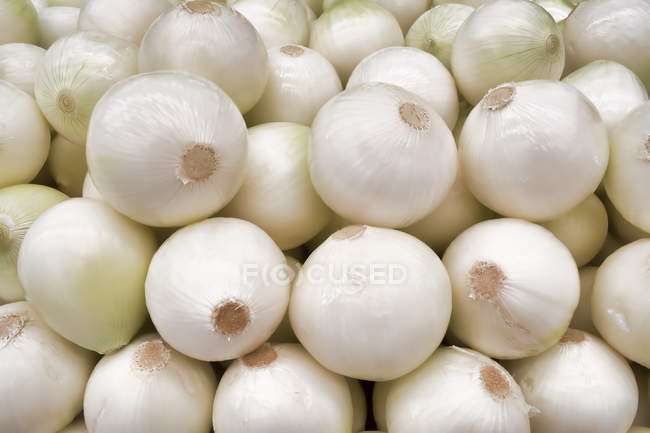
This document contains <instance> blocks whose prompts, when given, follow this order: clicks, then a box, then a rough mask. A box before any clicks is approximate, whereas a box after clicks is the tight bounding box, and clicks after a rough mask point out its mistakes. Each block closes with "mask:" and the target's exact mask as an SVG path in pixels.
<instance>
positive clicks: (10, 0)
mask: <svg viewBox="0 0 650 433" xmlns="http://www.w3.org/2000/svg"><path fill="white" fill-rule="evenodd" d="M38 41H39V33H38V14H37V12H36V9H35V8H34V5H33V4H32V2H31V1H30V0H2V1H0V45H2V44H7V43H11V42H24V43H27V44H34V45H38Z"/></svg>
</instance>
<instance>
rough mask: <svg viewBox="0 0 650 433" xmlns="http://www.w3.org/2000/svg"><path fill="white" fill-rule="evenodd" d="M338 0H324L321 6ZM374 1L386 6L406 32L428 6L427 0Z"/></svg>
mask: <svg viewBox="0 0 650 433" xmlns="http://www.w3.org/2000/svg"><path fill="white" fill-rule="evenodd" d="M338 1H339V0H324V1H323V8H324V9H325V10H327V9H329V8H331V7H332V6H333V5H334V3H337V2H338ZM373 1H374V2H375V3H377V4H379V5H380V6H382V7H384V8H386V10H387V11H388V12H390V13H391V14H392V15H393V16H394V17H395V18H396V19H397V22H398V23H399V25H400V27H401V28H402V31H403V32H404V33H406V32H407V31H408V29H409V27H411V25H412V24H413V23H414V22H415V20H416V19H417V18H418V17H419V16H420V15H422V14H423V13H424V12H425V11H426V10H427V8H428V7H429V1H428V0H373Z"/></svg>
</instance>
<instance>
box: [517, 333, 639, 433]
mask: <svg viewBox="0 0 650 433" xmlns="http://www.w3.org/2000/svg"><path fill="white" fill-rule="evenodd" d="M508 369H509V370H510V372H511V373H512V375H513V376H514V377H515V379H516V380H517V382H518V383H519V384H520V385H521V390H522V391H523V393H524V396H525V397H526V401H527V402H528V403H529V404H531V405H533V406H534V407H535V408H537V409H538V410H539V411H540V413H538V414H537V415H535V416H534V417H532V418H531V420H530V424H531V429H532V431H533V432H535V433H559V432H562V433H583V432H589V433H626V432H627V430H628V429H629V428H630V426H631V425H632V420H633V419H634V414H635V413H636V408H637V403H638V398H639V397H638V390H637V387H636V382H635V380H634V374H633V373H632V369H631V368H630V367H629V365H628V364H627V362H625V360H624V359H623V357H621V356H620V355H619V354H617V353H616V352H615V351H614V350H612V349H611V348H610V347H609V346H607V345H606V344H605V343H604V342H603V341H601V340H600V339H599V338H596V337H594V336H592V335H590V334H587V333H585V332H583V331H578V330H574V329H569V330H568V331H567V333H566V334H565V335H564V337H562V339H561V340H560V342H559V343H558V344H557V345H555V346H554V347H552V348H551V349H549V350H547V351H546V352H544V353H543V354H541V355H539V356H535V357H532V358H526V359H521V360H518V361H514V362H511V363H509V364H508Z"/></svg>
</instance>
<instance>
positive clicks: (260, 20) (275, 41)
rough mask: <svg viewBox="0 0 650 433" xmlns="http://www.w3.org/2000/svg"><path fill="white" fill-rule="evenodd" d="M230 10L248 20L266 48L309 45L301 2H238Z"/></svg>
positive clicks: (272, 0)
mask: <svg viewBox="0 0 650 433" xmlns="http://www.w3.org/2000/svg"><path fill="white" fill-rule="evenodd" d="M232 8H233V9H234V10H236V11H237V12H239V13H240V14H242V15H243V16H244V18H246V19H247V20H248V21H250V23H251V24H252V25H253V27H255V30H257V32H258V33H259V34H260V37H261V38H262V41H264V45H266V48H273V47H277V46H282V45H286V44H298V45H307V44H308V43H309V30H310V23H309V19H308V16H307V9H306V7H305V4H304V3H302V0H240V1H238V2H236V3H235V4H234V5H233V6H232Z"/></svg>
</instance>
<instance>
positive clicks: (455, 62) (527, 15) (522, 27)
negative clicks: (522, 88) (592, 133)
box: [451, 0, 564, 104]
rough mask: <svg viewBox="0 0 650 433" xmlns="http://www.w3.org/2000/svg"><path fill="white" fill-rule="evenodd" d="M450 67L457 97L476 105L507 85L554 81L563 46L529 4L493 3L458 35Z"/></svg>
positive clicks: (504, 0) (551, 25)
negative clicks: (496, 88) (509, 82)
mask: <svg viewBox="0 0 650 433" xmlns="http://www.w3.org/2000/svg"><path fill="white" fill-rule="evenodd" d="M451 64H452V70H453V73H454V77H455V78H456V84H457V85H458V88H459V90H460V92H461V93H462V94H463V96H464V97H465V99H467V100H468V101H469V102H470V103H471V104H477V103H478V102H479V101H480V100H481V98H482V97H483V95H485V94H486V93H487V91H488V90H490V89H491V88H493V87H495V86H497V85H499V84H501V83H505V82H508V81H525V80H534V79H550V80H557V79H559V78H560V76H561V75H562V71H563V69H564V42H563V41H562V34H561V32H560V30H559V29H558V27H557V25H556V24H555V21H553V18H552V17H551V16H550V15H549V14H548V12H546V11H545V10H544V9H543V8H542V7H541V6H538V5H536V4H535V3H533V2H530V1H520V0H493V1H490V2H487V3H486V4H485V5H484V6H482V7H481V8H479V9H477V10H476V11H475V12H474V13H473V14H472V15H470V16H469V18H467V19H466V20H465V22H464V23H463V25H462V26H461V28H460V29H459V30H458V33H457V34H456V39H455V40H454V46H453V49H452V53H451Z"/></svg>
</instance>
